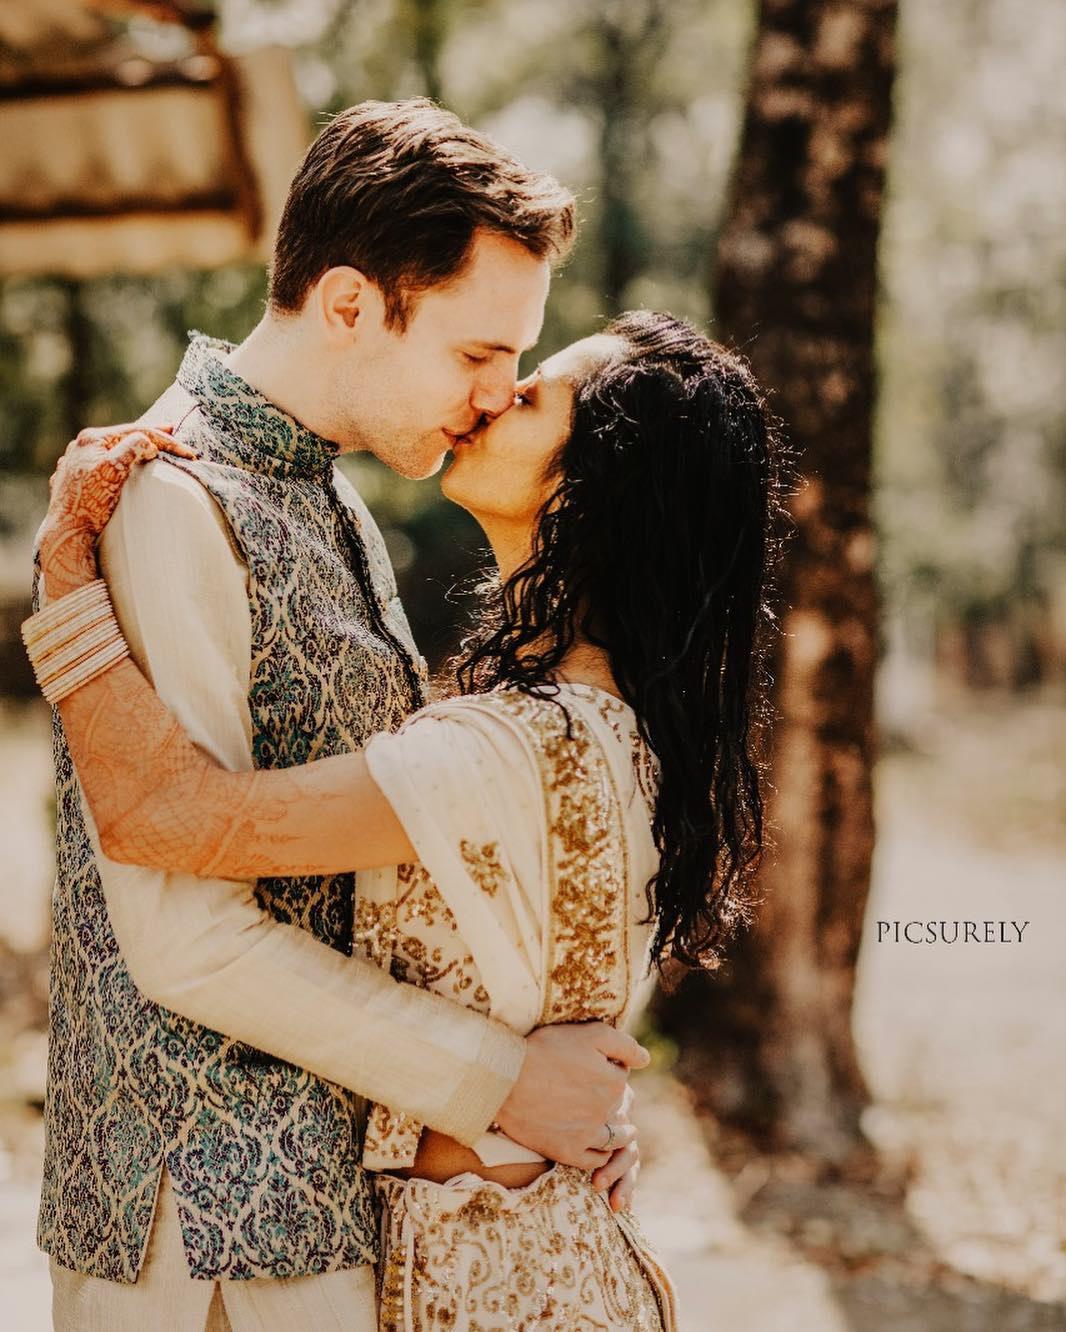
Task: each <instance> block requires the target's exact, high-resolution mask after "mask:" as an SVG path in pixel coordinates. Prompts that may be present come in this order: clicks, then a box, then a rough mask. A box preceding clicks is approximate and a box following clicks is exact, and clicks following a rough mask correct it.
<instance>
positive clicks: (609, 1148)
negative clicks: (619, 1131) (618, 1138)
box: [600, 1122, 615, 1152]
mask: <svg viewBox="0 0 1066 1332" xmlns="http://www.w3.org/2000/svg"><path fill="white" fill-rule="evenodd" d="M603 1127H604V1128H605V1129H606V1130H607V1141H606V1143H605V1144H604V1145H603V1146H602V1147H601V1148H600V1151H601V1152H613V1151H614V1138H615V1133H614V1125H613V1124H611V1123H610V1122H606V1123H604V1126H603Z"/></svg>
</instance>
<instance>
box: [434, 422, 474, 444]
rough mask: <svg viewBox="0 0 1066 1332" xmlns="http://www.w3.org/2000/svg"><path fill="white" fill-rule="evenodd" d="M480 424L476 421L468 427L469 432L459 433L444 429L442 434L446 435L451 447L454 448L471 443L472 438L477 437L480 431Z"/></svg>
mask: <svg viewBox="0 0 1066 1332" xmlns="http://www.w3.org/2000/svg"><path fill="white" fill-rule="evenodd" d="M481 424H482V423H481V422H480V421H477V422H476V423H475V424H474V425H472V426H471V427H470V429H469V430H464V431H462V432H461V433H460V432H459V431H456V430H448V429H445V430H444V432H443V433H444V434H445V435H447V436H448V438H449V439H450V440H451V442H452V447H453V448H454V447H455V446H456V445H458V444H470V443H472V442H473V440H474V438H475V437H476V436H477V434H478V432H479V431H480V429H481Z"/></svg>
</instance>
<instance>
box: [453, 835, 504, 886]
mask: <svg viewBox="0 0 1066 1332" xmlns="http://www.w3.org/2000/svg"><path fill="white" fill-rule="evenodd" d="M459 850H460V851H461V852H462V856H463V859H464V860H465V861H466V865H467V868H468V869H469V870H470V877H471V878H472V879H473V880H474V882H475V883H476V884H477V886H478V887H479V888H480V889H481V891H482V892H483V893H485V894H486V895H487V896H488V897H495V896H496V894H497V893H498V892H499V891H500V884H501V883H502V882H503V880H504V878H505V877H506V875H507V871H506V870H505V869H504V867H503V866H502V865H501V864H500V844H499V842H486V843H485V845H484V846H478V845H477V844H476V843H475V842H468V841H467V839H466V838H465V837H464V838H463V840H462V841H461V842H460V843H459Z"/></svg>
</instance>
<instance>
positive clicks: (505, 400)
mask: <svg viewBox="0 0 1066 1332" xmlns="http://www.w3.org/2000/svg"><path fill="white" fill-rule="evenodd" d="M516 382H517V381H516V379H515V375H514V371H513V370H512V371H509V372H505V373H500V372H497V373H495V374H492V375H482V376H480V377H479V378H478V380H477V382H476V383H475V385H474V391H473V392H472V393H471V395H470V405H471V407H473V408H474V410H475V411H477V412H479V413H481V415H483V416H500V415H501V414H502V413H503V412H505V411H506V410H507V409H508V407H511V406H513V405H514V395H515V386H516Z"/></svg>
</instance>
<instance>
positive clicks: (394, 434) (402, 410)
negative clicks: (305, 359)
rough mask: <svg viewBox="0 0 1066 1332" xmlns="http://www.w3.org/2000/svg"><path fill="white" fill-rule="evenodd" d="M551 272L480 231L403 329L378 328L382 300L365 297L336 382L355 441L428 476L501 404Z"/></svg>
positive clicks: (534, 335) (533, 331)
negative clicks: (459, 266)
mask: <svg viewBox="0 0 1066 1332" xmlns="http://www.w3.org/2000/svg"><path fill="white" fill-rule="evenodd" d="M549 277H550V272H549V267H548V263H547V261H546V260H544V259H537V258H536V257H535V256H534V255H532V254H530V253H529V251H528V250H526V249H525V248H524V247H523V246H521V245H519V244H518V243H517V242H516V241H513V240H510V239H508V238H506V237H503V236H499V235H497V234H495V233H493V232H486V231H482V232H479V233H478V234H477V235H476V237H475V240H474V247H473V253H472V255H471V258H470V261H469V263H468V264H467V266H466V268H465V269H464V270H463V272H462V273H461V274H460V276H459V277H458V278H456V279H455V280H453V281H452V282H449V283H446V284H445V285H443V286H439V287H431V288H429V289H428V290H427V291H424V292H422V293H421V294H420V295H418V296H417V297H416V298H415V302H414V308H413V310H412V311H411V314H410V316H409V318H408V322H407V327H406V328H404V329H403V330H399V329H389V328H386V327H385V324H384V318H383V306H382V304H381V302H380V299H379V300H378V301H377V302H374V303H368V305H367V308H366V309H365V310H361V311H360V315H359V320H360V321H362V326H361V327H359V325H358V321H357V332H356V337H355V338H354V340H353V343H352V348H351V360H350V364H349V365H346V366H345V367H344V370H343V377H342V382H338V383H337V384H336V385H335V393H336V397H337V401H336V403H335V405H336V407H337V408H338V410H339V411H340V412H341V413H343V416H344V418H345V419H346V426H347V429H346V431H345V433H346V434H347V435H349V437H350V438H351V439H352V441H353V443H354V444H355V447H357V448H361V449H366V450H368V451H369V452H371V453H373V454H374V455H375V456H376V457H378V458H380V459H381V461H382V462H384V463H385V464H386V465H387V466H389V467H391V468H392V469H393V470H394V471H396V472H399V473H400V475H401V476H408V477H424V476H429V475H431V474H432V473H433V472H436V471H437V470H438V468H439V467H440V465H441V462H442V461H443V458H444V455H445V453H446V452H447V450H449V449H450V448H451V447H452V445H453V444H454V442H455V440H456V439H457V438H460V437H462V436H464V435H466V434H467V433H468V432H469V431H471V430H473V429H474V428H475V427H476V426H477V425H479V424H480V423H482V422H484V421H485V420H486V419H491V418H492V417H495V416H498V415H499V414H500V413H501V412H504V411H506V410H507V409H508V408H509V407H510V406H511V405H512V403H513V402H514V394H515V384H516V382H517V377H518V360H519V357H520V356H521V354H522V352H524V351H527V350H529V349H530V348H531V347H532V346H534V344H535V343H536V341H537V339H538V338H539V336H540V329H541V324H542V323H543V320H544V303H545V301H546V300H547V296H548V283H549ZM364 315H365V316H366V318H364ZM349 369H350V375H349V373H348V371H349Z"/></svg>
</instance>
